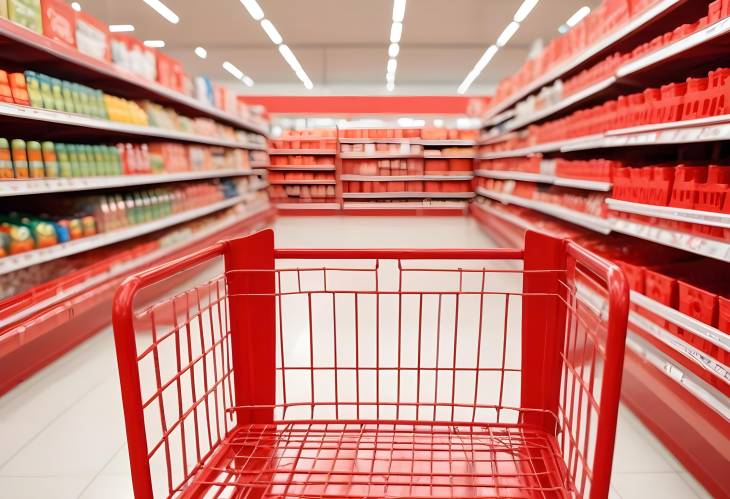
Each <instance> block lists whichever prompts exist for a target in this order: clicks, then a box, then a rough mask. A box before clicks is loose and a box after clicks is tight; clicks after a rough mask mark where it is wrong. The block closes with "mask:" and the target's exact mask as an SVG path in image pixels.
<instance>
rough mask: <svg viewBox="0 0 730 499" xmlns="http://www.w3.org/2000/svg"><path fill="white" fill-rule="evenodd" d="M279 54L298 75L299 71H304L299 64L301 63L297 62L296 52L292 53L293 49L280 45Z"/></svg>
mask: <svg viewBox="0 0 730 499" xmlns="http://www.w3.org/2000/svg"><path fill="white" fill-rule="evenodd" d="M279 53H280V54H281V56H282V57H283V58H284V60H285V61H286V62H287V63H288V64H289V66H290V67H291V68H292V69H293V70H294V72H295V73H296V72H297V71H303V69H302V65H301V64H299V61H298V60H297V58H296V56H295V55H294V52H292V51H291V49H290V48H289V47H288V46H287V45H283V44H282V45H279Z"/></svg>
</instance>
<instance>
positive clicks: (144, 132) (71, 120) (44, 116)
mask: <svg viewBox="0 0 730 499" xmlns="http://www.w3.org/2000/svg"><path fill="white" fill-rule="evenodd" d="M0 115H2V116H7V117H11V118H22V119H27V120H34V121H38V122H42V123H55V124H59V125H67V126H70V127H80V128H88V129H93V130H103V131H108V132H116V133H122V134H126V135H137V136H140V137H154V138H159V139H169V140H178V141H182V142H191V143H195V144H205V145H212V146H222V147H231V148H237V149H257V150H261V149H264V150H265V149H266V146H265V145H263V146H262V145H259V144H253V143H248V142H246V143H242V142H237V141H232V140H225V139H216V138H213V137H206V136H203V135H196V134H193V133H186V132H178V131H175V130H165V129H164V128H158V127H154V126H140V125H128V124H126V123H118V122H116V121H110V120H103V119H99V118H91V117H89V116H83V115H80V114H74V113H66V112H62V111H52V110H48V109H38V108H34V107H27V106H19V105H17V104H8V103H0Z"/></svg>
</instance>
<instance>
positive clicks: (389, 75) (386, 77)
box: [385, 73, 395, 82]
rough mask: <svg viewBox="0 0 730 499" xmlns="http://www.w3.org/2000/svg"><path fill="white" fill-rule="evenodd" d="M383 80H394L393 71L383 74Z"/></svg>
mask: <svg viewBox="0 0 730 499" xmlns="http://www.w3.org/2000/svg"><path fill="white" fill-rule="evenodd" d="M385 81H393V82H394V81H395V73H388V74H386V75H385Z"/></svg>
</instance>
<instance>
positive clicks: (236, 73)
mask: <svg viewBox="0 0 730 499" xmlns="http://www.w3.org/2000/svg"><path fill="white" fill-rule="evenodd" d="M223 69H225V70H226V71H228V72H229V73H231V74H232V75H233V76H234V77H235V78H236V79H237V80H240V79H241V78H243V77H244V74H243V71H241V70H240V69H238V67H236V66H235V65H234V64H232V63H231V62H229V61H224V62H223Z"/></svg>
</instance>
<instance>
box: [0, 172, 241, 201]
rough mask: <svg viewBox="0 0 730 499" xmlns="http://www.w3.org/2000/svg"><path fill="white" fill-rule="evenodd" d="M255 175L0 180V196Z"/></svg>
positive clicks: (226, 173) (206, 174)
mask: <svg viewBox="0 0 730 499" xmlns="http://www.w3.org/2000/svg"><path fill="white" fill-rule="evenodd" d="M253 174H255V172H254V171H252V170H209V171H200V172H181V173H162V174H157V175H119V176H113V177H71V178H43V179H31V180H0V197H8V196H26V195H31V194H52V193H56V192H76V191H88V190H92V189H109V188H116V187H128V186H134V185H149V184H162V183H168V182H184V181H188V180H201V179H209V178H224V177H239V176H247V175H253Z"/></svg>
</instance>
